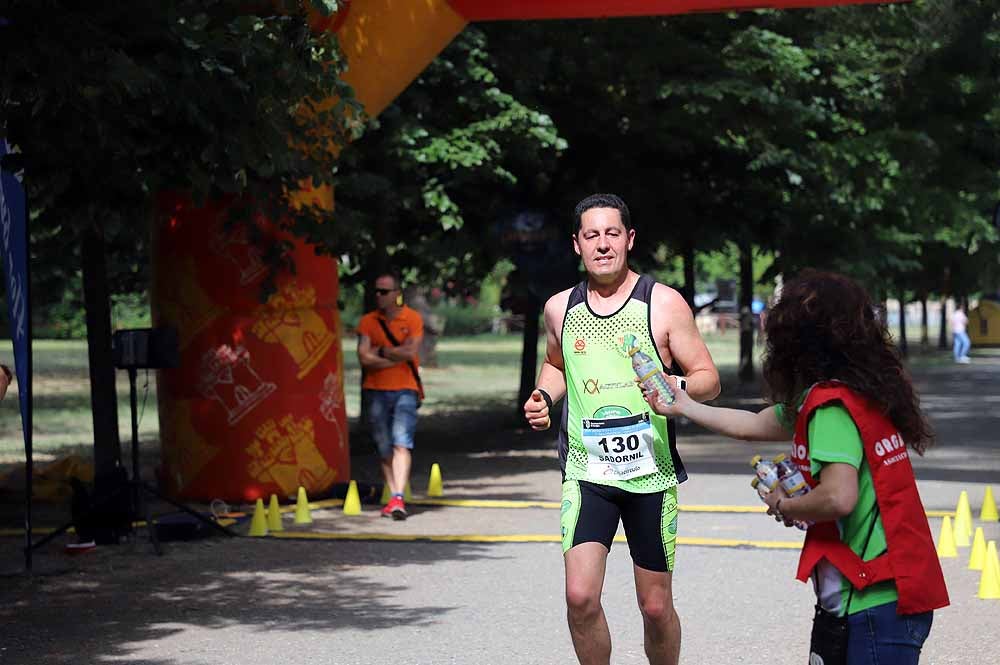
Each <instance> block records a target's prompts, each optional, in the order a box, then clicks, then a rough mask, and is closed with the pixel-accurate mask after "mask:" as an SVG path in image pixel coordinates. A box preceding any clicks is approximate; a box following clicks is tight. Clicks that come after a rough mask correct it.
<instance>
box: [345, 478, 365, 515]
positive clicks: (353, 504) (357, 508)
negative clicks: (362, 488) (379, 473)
mask: <svg viewBox="0 0 1000 665" xmlns="http://www.w3.org/2000/svg"><path fill="white" fill-rule="evenodd" d="M344 514H345V515H360V514H361V497H360V496H358V481H356V480H352V481H351V484H350V485H348V486H347V498H345V499H344Z"/></svg>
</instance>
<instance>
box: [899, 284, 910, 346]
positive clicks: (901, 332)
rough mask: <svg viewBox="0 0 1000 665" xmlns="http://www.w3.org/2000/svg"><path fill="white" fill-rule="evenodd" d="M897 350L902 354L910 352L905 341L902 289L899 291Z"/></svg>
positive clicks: (904, 294)
mask: <svg viewBox="0 0 1000 665" xmlns="http://www.w3.org/2000/svg"><path fill="white" fill-rule="evenodd" d="M899 352H900V353H902V354H903V355H904V356H906V355H908V354H909V352H910V346H909V343H908V342H907V341H906V291H903V290H900V292H899Z"/></svg>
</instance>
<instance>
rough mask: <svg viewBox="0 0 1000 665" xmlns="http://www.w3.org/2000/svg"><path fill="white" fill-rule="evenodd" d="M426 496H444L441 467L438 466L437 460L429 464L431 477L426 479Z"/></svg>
mask: <svg viewBox="0 0 1000 665" xmlns="http://www.w3.org/2000/svg"><path fill="white" fill-rule="evenodd" d="M427 496H444V483H443V482H442V481H441V467H440V466H438V463H437V462H435V463H434V464H432V465H431V479H430V480H429V481H427Z"/></svg>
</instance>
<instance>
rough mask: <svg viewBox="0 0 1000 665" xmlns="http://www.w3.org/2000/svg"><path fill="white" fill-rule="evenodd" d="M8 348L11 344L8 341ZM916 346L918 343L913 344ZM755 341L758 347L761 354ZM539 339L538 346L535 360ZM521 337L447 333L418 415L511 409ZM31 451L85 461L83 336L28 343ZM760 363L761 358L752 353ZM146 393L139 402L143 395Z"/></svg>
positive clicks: (727, 382) (726, 342) (121, 397)
mask: <svg viewBox="0 0 1000 665" xmlns="http://www.w3.org/2000/svg"><path fill="white" fill-rule="evenodd" d="M705 339H706V343H707V344H708V347H709V350H710V351H711V352H712V356H713V358H714V359H715V362H716V364H717V365H718V366H719V368H720V371H721V372H722V374H723V377H724V380H723V385H724V387H725V389H726V390H727V391H728V390H729V389H730V388H731V387H733V386H734V385H735V379H734V375H735V371H736V364H737V360H738V352H739V338H738V336H737V334H736V333H735V332H733V331H730V332H728V333H727V334H725V335H719V334H713V335H708V336H706V338H705ZM6 344H7V346H5V347H3V348H7V349H9V348H10V343H9V342H6ZM911 344H912V346H911V348H913V349H914V350H915V349H916V348H917V346H918V345H917V343H916V341H915V340H914V341H913V342H911ZM343 345H344V361H345V365H346V367H345V377H344V384H345V393H346V399H347V412H348V416H349V417H351V418H354V417H357V415H358V410H359V400H360V390H359V387H358V383H359V380H360V370H359V367H358V362H357V356H356V354H355V352H354V340H353V339H348V340H344V342H343ZM760 350H761V347H759V346H758V347H757V352H758V353H759V352H760ZM541 357H542V345H540V346H539V358H541ZM520 358H521V338H520V337H519V336H517V335H479V336H475V337H447V338H444V339H443V340H441V342H440V343H439V346H438V360H439V364H440V367H438V368H434V369H425V370H424V371H423V372H422V373H423V376H424V382H425V385H426V388H427V400H426V402H425V403H424V408H423V409H422V410H421V413H422V414H423V415H424V416H433V415H434V414H436V413H437V414H443V413H453V412H456V411H473V410H500V411H505V410H511V411H512V412H513V411H514V398H515V396H516V392H517V384H518V379H519V376H520ZM914 360H915V361H916V362H920V363H927V362H930V363H937V362H947V361H948V360H950V358H949V356H948V354H946V353H941V352H937V351H935V352H931V353H926V354H914ZM34 365H35V377H34V393H35V394H34V421H35V422H34V436H33V442H34V450H35V459H36V460H37V461H39V462H44V461H46V460H50V459H53V458H55V457H57V456H59V455H64V454H67V453H73V452H75V453H77V454H80V455H82V456H83V457H85V458H87V459H89V458H90V456H91V451H92V447H93V423H92V420H91V414H90V385H89V382H88V369H87V367H88V365H87V347H86V343H85V342H83V341H55V340H36V341H35V343H34ZM757 366H758V367H759V358H758V359H757ZM138 388H139V406H140V413H141V420H140V422H139V438H140V444H141V446H142V449H143V457H145V456H146V454H150V455H155V454H156V450H157V449H158V447H159V421H158V418H157V408H156V381H155V377H154V375H153V372H149V373H148V383H147V374H146V373H145V372H141V373H140V374H139V377H138ZM144 395H145V408H144V409H143V401H144ZM118 403H119V406H118V421H119V431H120V435H121V437H122V447H123V450H125V451H127V450H128V444H129V436H130V434H129V432H130V421H129V408H128V376H127V374H126V373H125V372H124V371H119V372H118ZM23 460H24V446H23V441H22V438H21V419H20V415H19V413H18V401H17V384H16V383H15V384H14V385H12V386H11V389H10V391H9V392H8V394H7V398H6V399H5V400H4V401H3V402H0V464H11V463H16V462H22V461H23Z"/></svg>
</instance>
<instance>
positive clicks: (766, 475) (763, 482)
mask: <svg viewBox="0 0 1000 665" xmlns="http://www.w3.org/2000/svg"><path fill="white" fill-rule="evenodd" d="M782 462H786V465H787V464H791V461H790V460H788V461H786V460H785V456H784V455H778V456H777V457H775V458H774V460H773V461H772V460H768V459H764V458H763V457H761V456H760V455H754V456H753V459H751V460H750V466H752V467H753V468H754V472H755V473H756V476H754V478H753V479H752V480H751V481H750V485H751V487H753V488H754V489H755V490H757V494H759V495H760V498H761V500H763V499H764V497H765V496H767V495H768V494H770V493H771V492H772V491H773V490H774V488H775V487H777V486H778V485H779V484H780V485H781V487H782V489H785V483H784V482H782V476H781V474H782V472H783V471H782V468H781V463H782ZM792 468H795V466H794V464H793V465H792ZM795 472H796V473H798V477H799V478H800V479H802V485H803V486H804V487H805V490H804V491H803V490H801V489H799V490H798V492H797V494H795V495H792V494H788V492H787V491H786V492H785V493H786V494H788V496H797V495H798V494H805V493H806V492H808V491H809V486H808V485H807V484H806V482H805V479H804V478H802V474H801V473H799V470H798V469H797V468H795ZM784 473H785V474H786V477H788V476H789V472H788V470H787V469H786V470H785V471H784ZM794 524H795V526H796V527H797V528H799V529H801V530H802V531H805V530H806V529H808V528H809V525H810V524H811V522H804V521H802V520H795V521H794Z"/></svg>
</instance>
